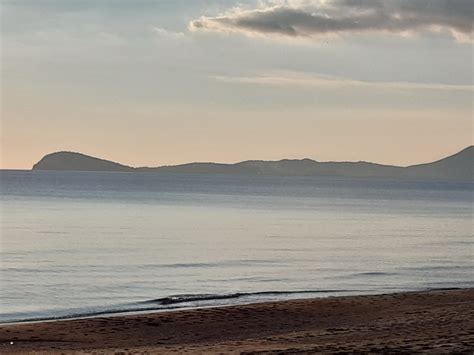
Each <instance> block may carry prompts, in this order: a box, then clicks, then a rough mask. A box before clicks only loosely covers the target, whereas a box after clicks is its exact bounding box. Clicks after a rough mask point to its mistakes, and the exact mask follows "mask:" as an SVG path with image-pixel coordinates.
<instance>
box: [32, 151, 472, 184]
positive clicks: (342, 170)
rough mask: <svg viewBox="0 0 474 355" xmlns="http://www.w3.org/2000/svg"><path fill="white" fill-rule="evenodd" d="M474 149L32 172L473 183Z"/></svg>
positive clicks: (58, 160) (68, 161) (74, 166)
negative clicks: (371, 157)
mask: <svg viewBox="0 0 474 355" xmlns="http://www.w3.org/2000/svg"><path fill="white" fill-rule="evenodd" d="M473 158H474V146H472V145H471V146H469V147H467V148H465V149H463V150H461V151H459V152H457V153H455V154H453V155H450V156H447V157H444V158H441V159H439V160H436V161H433V162H430V163H423V164H416V165H410V166H407V167H401V166H395V165H386V164H379V163H372V162H366V161H356V162H349V161H344V162H335V161H329V162H320V161H316V160H313V159H309V158H303V159H281V160H275V161H267V160H246V161H242V162H238V163H212V162H194V163H186V164H180V165H166V166H160V167H131V166H128V165H124V164H120V163H116V162H113V161H110V160H105V159H101V158H96V157H92V156H89V155H85V154H82V153H77V152H69V151H59V152H54V153H50V154H47V155H45V156H44V157H43V158H42V159H41V160H40V161H38V162H37V163H36V164H34V165H33V168H32V170H62V171H110V172H153V173H195V174H227V175H283V176H288V175H290V176H343V177H387V178H409V179H417V178H423V179H441V180H466V181H471V180H474V178H473V175H474V165H473Z"/></svg>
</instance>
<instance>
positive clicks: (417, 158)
mask: <svg viewBox="0 0 474 355" xmlns="http://www.w3.org/2000/svg"><path fill="white" fill-rule="evenodd" d="M239 3H241V4H243V5H242V6H243V8H244V9H245V11H244V10H242V7H239V8H237V7H234V6H235V5H236V4H237V2H236V1H229V2H228V3H227V4H222V3H216V5H215V6H209V2H204V1H201V0H196V1H195V2H192V3H191V4H190V2H187V1H175V2H169V1H155V2H140V1H138V2H134V5H133V6H127V7H125V6H121V5H120V4H118V5H116V6H110V5H107V4H106V3H105V2H104V3H102V2H94V1H84V2H81V3H76V4H70V3H69V2H55V1H52V2H51V4H49V3H48V4H49V5H44V4H43V5H44V6H43V5H39V4H38V3H37V2H34V1H24V2H21V3H15V2H5V3H4V4H3V6H2V10H3V11H2V12H3V16H2V20H3V22H4V23H3V25H2V51H1V71H2V72H1V74H2V75H1V78H2V79H1V89H2V92H1V94H2V95H1V96H2V111H1V125H0V129H1V136H0V138H1V146H0V147H1V159H0V168H1V169H29V168H31V166H32V165H33V164H34V163H35V162H37V161H38V160H39V159H41V157H42V156H43V155H45V154H48V153H51V152H54V151H60V150H69V151H78V152H82V153H85V154H89V155H93V156H97V157H101V158H105V159H109V160H113V161H117V162H121V163H124V164H128V165H132V166H159V165H166V164H179V163H186V162H193V161H214V162H237V161H242V160H248V159H265V160H277V159H283V158H305V157H308V158H312V159H315V160H320V161H328V160H334V161H344V160H346V161H354V160H365V161H373V162H377V163H386V164H395V165H410V164H416V163H423V162H429V161H433V160H436V159H439V158H442V157H445V156H447V155H450V154H453V153H455V152H457V151H459V150H461V149H463V148H464V147H466V146H468V145H471V144H473V143H472V142H473V92H474V91H473V86H472V81H473V78H472V77H473V73H472V63H473V52H472V42H471V41H470V39H469V33H467V34H466V33H463V32H462V31H463V28H464V27H463V21H464V17H463V14H462V11H461V10H460V11H459V15H457V14H456V11H454V10H453V9H451V10H453V11H449V12H446V14H444V13H443V8H442V7H440V8H438V9H436V8H435V7H434V8H435V10H436V11H437V12H436V16H433V19H436V21H443V16H458V17H455V18H447V19H446V21H445V22H441V23H436V25H438V26H441V28H442V26H451V24H452V23H456V25H453V26H454V27H452V28H450V27H446V28H445V29H444V30H442V31H438V32H429V31H430V28H431V27H429V26H428V25H431V24H428V25H427V27H426V28H425V30H420V31H419V32H416V31H412V32H410V31H411V30H410V29H406V30H405V31H404V32H403V33H401V34H399V33H385V32H383V30H384V29H383V28H381V29H380V30H381V31H380V32H374V33H371V32H366V33H362V34H360V33H334V34H332V36H331V37H328V38H324V39H321V38H320V37H319V36H318V34H316V35H315V36H314V38H313V37H311V36H303V39H300V38H296V37H297V36H296V37H292V38H288V37H285V34H276V35H275V34H274V33H270V34H268V33H265V28H259V27H258V24H256V25H255V28H253V30H252V31H251V32H249V30H248V29H247V28H226V27H225V26H224V25H223V24H222V23H218V22H216V17H215V16H218V15H220V14H227V15H225V16H230V17H232V18H234V17H239V16H241V17H242V16H246V15H247V14H248V13H252V11H254V10H255V9H257V10H258V9H259V10H261V9H262V7H263V8H264V9H265V10H266V11H267V12H265V14H269V13H270V14H271V12H272V11H273V7H272V6H275V4H277V6H279V7H278V9H280V10H279V11H284V10H285V6H287V5H285V4H286V3H285V2H284V1H281V2H278V1H272V2H265V1H260V2H257V1H254V0H247V1H243V2H239ZM303 3H305V2H298V1H294V3H293V5H292V6H293V7H296V8H297V9H298V10H300V11H307V10H308V9H310V8H307V7H308V6H309V5H304V6H303ZM308 3H309V2H308ZM391 3H393V4H396V3H397V0H392V2H391ZM99 4H100V6H99ZM305 4H306V3H305ZM53 5H54V6H53ZM265 6H266V7H265ZM305 6H306V7H305ZM312 6H313V5H312ZM314 6H316V5H314ZM39 7H41V8H39ZM320 10H321V11H322V10H324V9H320ZM38 11H41V13H42V16H40V17H37V16H34V15H35V14H37V13H38ZM239 11H240V12H239ZM308 11H309V10H308ZM433 11H434V10H433ZM260 13H261V12H258V14H260ZM229 14H230V15H229ZM203 16H206V17H203ZM213 16H214V17H213ZM440 16H441V17H440ZM427 17H429V16H424V17H423V21H425V20H426V18H427ZM420 18H421V17H420ZM196 19H199V21H200V22H199V23H197V22H193V21H198V20H196ZM439 19H441V20H439ZM267 20H268V19H266V21H267ZM420 21H421V20H420ZM433 21H434V20H433ZM382 25H383V24H381V26H382ZM199 26H203V27H202V28H201V27H199ZM292 26H294V27H295V28H298V27H297V26H298V24H292ZM305 26H306V27H301V28H302V29H303V30H305V31H308V28H309V30H311V31H319V30H320V29H319V27H317V26H313V24H311V26H310V27H308V25H307V24H305ZM419 26H420V28H424V27H423V26H424V24H423V23H421V24H419ZM278 28H280V27H278ZM255 31H257V32H255ZM258 31H261V32H260V33H259V32H258ZM407 33H408V35H407Z"/></svg>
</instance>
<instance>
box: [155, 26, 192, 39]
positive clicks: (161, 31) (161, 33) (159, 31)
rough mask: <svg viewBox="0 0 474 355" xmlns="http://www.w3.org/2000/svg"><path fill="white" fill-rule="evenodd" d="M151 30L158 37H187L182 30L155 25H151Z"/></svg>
mask: <svg viewBox="0 0 474 355" xmlns="http://www.w3.org/2000/svg"><path fill="white" fill-rule="evenodd" d="M151 31H152V32H153V33H154V34H155V35H156V36H157V37H158V38H160V39H170V40H185V39H187V38H188V37H187V36H186V34H184V33H183V32H174V31H170V30H167V29H165V28H161V27H156V26H152V27H151Z"/></svg>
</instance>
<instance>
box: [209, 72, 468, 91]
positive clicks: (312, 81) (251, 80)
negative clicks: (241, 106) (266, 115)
mask: <svg viewBox="0 0 474 355" xmlns="http://www.w3.org/2000/svg"><path fill="white" fill-rule="evenodd" d="M214 79H215V80H217V81H220V82H224V83H232V84H247V85H263V86H275V87H302V88H322V89H340V88H350V87H360V88H372V89H397V90H451V91H453V90H454V91H474V86H472V85H452V84H441V83H415V82H396V81H362V80H354V79H349V78H341V77H334V76H327V75H318V74H307V73H300V72H275V73H269V74H262V75H254V76H215V77H214Z"/></svg>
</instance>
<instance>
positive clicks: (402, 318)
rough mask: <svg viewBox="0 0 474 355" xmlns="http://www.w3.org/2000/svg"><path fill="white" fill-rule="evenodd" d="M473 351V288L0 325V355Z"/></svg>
mask: <svg viewBox="0 0 474 355" xmlns="http://www.w3.org/2000/svg"><path fill="white" fill-rule="evenodd" d="M140 313H141V312H140ZM473 350H474V289H473V288H471V289H443V290H430V291H422V292H406V293H394V294H383V295H363V296H339V297H327V298H309V299H296V300H287V301H276V302H262V303H249V304H242V305H226V306H215V307H202V308H191V309H179V310H171V311H157V312H144V313H141V314H116V315H107V316H97V317H87V318H76V319H62V320H46V321H33V322H21V323H4V324H2V325H0V352H5V353H28V352H33V351H34V352H43V353H48V354H50V353H55V352H57V353H61V352H74V351H78V352H84V351H86V352H91V351H94V352H101V353H114V352H118V351H122V352H125V353H133V352H149V353H173V352H178V353H180V352H184V351H189V352H194V353H242V352H247V353H252V352H273V351H276V352H284V353H298V352H304V353H315V352H340V351H363V352H367V351H369V352H370V351H372V352H384V351H385V352H387V351H404V352H430V353H433V352H434V353H436V352H438V353H443V352H444V353H446V352H461V353H463V352H465V353H472V351H473Z"/></svg>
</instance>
